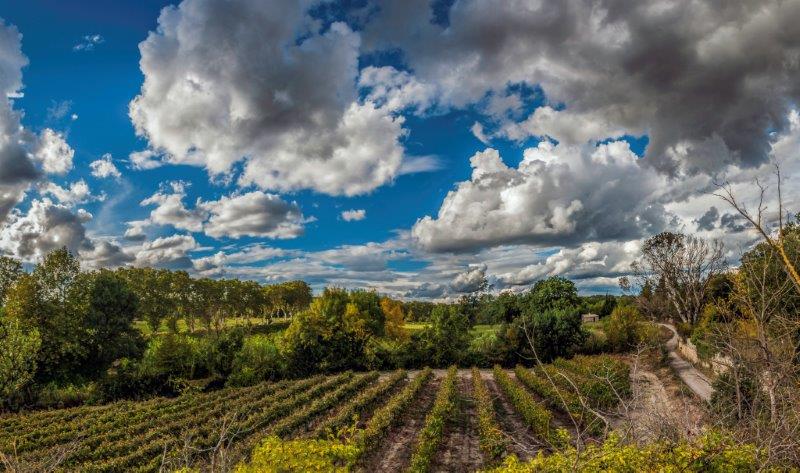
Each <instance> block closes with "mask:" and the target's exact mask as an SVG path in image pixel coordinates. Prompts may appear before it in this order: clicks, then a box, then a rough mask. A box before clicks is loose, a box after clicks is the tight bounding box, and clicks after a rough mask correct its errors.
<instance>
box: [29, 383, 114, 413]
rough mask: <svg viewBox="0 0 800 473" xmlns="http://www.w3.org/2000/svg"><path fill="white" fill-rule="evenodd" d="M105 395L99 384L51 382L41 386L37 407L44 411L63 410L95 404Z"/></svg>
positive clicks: (37, 396)
mask: <svg viewBox="0 0 800 473" xmlns="http://www.w3.org/2000/svg"><path fill="white" fill-rule="evenodd" d="M102 397H103V393H102V392H101V391H100V389H99V386H98V384H97V383H94V382H90V383H83V384H76V383H68V384H63V385H61V384H58V383H55V382H50V383H47V384H45V385H44V386H40V387H39V388H38V390H37V392H36V407H38V408H44V409H63V408H65V407H74V406H80V405H83V404H94V403H98V402H100V401H101V400H102Z"/></svg>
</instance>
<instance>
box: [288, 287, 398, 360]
mask: <svg viewBox="0 0 800 473" xmlns="http://www.w3.org/2000/svg"><path fill="white" fill-rule="evenodd" d="M384 323H385V318H384V316H383V311H382V310H381V308H380V298H379V297H378V296H377V294H376V293H374V292H367V291H353V292H348V291H346V290H344V289H337V288H327V289H325V291H324V292H323V293H322V295H321V296H320V297H317V298H316V299H314V302H313V303H312V304H311V307H309V309H308V310H307V311H305V312H301V313H300V314H298V315H297V316H295V317H294V319H293V320H292V323H291V325H289V328H288V329H287V330H286V332H285V333H284V335H283V337H282V339H281V345H280V348H281V353H282V354H283V355H284V356H285V357H286V359H287V366H288V367H289V368H290V369H291V370H292V371H293V372H294V373H296V374H305V373H311V372H314V371H317V370H321V371H336V370H342V369H348V368H363V367H364V366H365V365H366V356H365V348H366V346H367V343H368V342H369V341H370V340H371V339H372V338H375V337H379V336H380V335H382V334H383V331H384Z"/></svg>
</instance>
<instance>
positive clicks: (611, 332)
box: [603, 305, 644, 352]
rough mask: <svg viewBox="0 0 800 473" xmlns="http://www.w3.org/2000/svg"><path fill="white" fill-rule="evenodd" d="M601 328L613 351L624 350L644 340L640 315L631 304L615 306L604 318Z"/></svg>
mask: <svg viewBox="0 0 800 473" xmlns="http://www.w3.org/2000/svg"><path fill="white" fill-rule="evenodd" d="M603 330H604V331H605V332H606V335H607V337H608V344H609V348H611V350H613V351H617V352H626V351H629V350H631V349H633V348H635V347H636V346H637V345H638V344H639V343H640V342H642V341H644V334H643V333H642V317H641V315H639V311H638V310H637V309H636V307H634V306H632V305H621V306H617V307H616V308H615V309H614V311H613V312H611V315H610V316H609V317H607V318H606V319H604V321H603Z"/></svg>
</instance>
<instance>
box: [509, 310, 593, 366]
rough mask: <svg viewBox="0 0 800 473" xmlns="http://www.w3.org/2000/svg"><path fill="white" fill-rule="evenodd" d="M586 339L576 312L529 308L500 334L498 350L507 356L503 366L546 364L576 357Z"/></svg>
mask: <svg viewBox="0 0 800 473" xmlns="http://www.w3.org/2000/svg"><path fill="white" fill-rule="evenodd" d="M586 336H587V335H586V332H585V331H584V329H583V327H582V326H581V319H580V315H579V314H578V312H576V311H574V310H561V309H550V310H547V311H545V312H536V311H534V310H533V309H531V308H528V307H526V309H525V311H524V312H523V315H522V316H521V317H519V318H518V319H516V320H515V321H514V322H513V323H511V324H508V325H504V326H503V327H501V328H500V330H499V331H498V344H499V348H498V350H500V351H502V352H504V353H505V354H506V355H505V360H504V363H503V364H513V363H518V362H522V361H525V360H530V359H535V358H538V359H539V360H541V361H542V362H543V363H547V362H550V361H552V360H554V359H556V358H558V357H566V356H570V355H572V354H573V353H575V352H576V351H577V350H579V349H580V347H581V346H582V345H583V343H584V340H585V339H586ZM534 350H535V352H534Z"/></svg>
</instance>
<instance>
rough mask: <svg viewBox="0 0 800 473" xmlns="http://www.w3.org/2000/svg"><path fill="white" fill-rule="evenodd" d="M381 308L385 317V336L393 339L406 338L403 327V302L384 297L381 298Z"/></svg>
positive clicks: (406, 334) (406, 333)
mask: <svg viewBox="0 0 800 473" xmlns="http://www.w3.org/2000/svg"><path fill="white" fill-rule="evenodd" d="M381 310H382V311H383V314H384V316H385V318H386V323H385V330H384V332H385V334H386V336H387V337H389V338H392V339H394V340H406V339H407V338H408V332H406V330H405V328H404V327H403V326H404V325H405V314H404V313H403V303H402V302H399V301H395V300H392V299H390V298H388V297H384V298H382V299H381Z"/></svg>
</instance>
